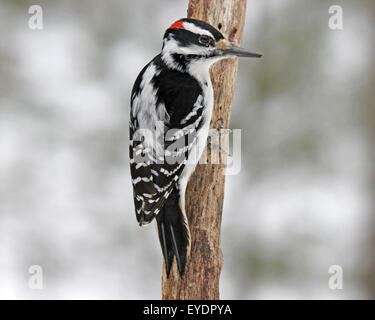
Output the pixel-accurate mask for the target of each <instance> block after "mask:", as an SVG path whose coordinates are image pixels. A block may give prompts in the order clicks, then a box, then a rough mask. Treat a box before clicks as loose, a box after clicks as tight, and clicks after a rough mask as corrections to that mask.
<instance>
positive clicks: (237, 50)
mask: <svg viewBox="0 0 375 320" xmlns="http://www.w3.org/2000/svg"><path fill="white" fill-rule="evenodd" d="M223 53H224V54H225V55H232V56H236V57H248V58H261V57H262V55H261V54H259V53H255V52H250V51H247V50H245V49H243V48H241V47H237V46H234V45H232V46H230V47H229V48H228V49H226V50H224V52H223Z"/></svg>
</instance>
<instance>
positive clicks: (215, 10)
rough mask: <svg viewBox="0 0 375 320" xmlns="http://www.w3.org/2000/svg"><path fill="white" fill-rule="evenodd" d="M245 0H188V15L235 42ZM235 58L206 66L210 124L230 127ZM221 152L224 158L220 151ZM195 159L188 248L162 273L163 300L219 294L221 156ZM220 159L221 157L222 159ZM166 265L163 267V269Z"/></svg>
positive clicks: (189, 199)
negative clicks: (180, 262) (181, 268)
mask: <svg viewBox="0 0 375 320" xmlns="http://www.w3.org/2000/svg"><path fill="white" fill-rule="evenodd" d="M245 12H246V0H221V1H212V0H190V1H189V7H188V17H190V18H194V19H199V20H203V21H206V22H208V23H210V24H211V25H212V26H214V27H216V28H217V29H218V30H220V32H221V33H222V34H223V35H224V37H225V38H226V39H228V40H230V41H231V42H233V43H234V44H236V45H240V42H241V38H242V32H243V26H244V22H245ZM237 66H238V61H237V59H228V60H224V61H221V62H218V63H216V64H215V65H214V66H213V67H212V68H211V79H212V83H213V87H214V95H215V104H214V111H213V117H212V121H211V128H212V127H215V126H217V123H218V119H223V124H224V128H228V126H229V118H230V111H231V104H232V98H233V90H234V83H235V78H236V75H237ZM221 157H225V156H224V155H223V154H221ZM207 158H208V159H209V161H208V163H207V164H198V166H197V168H196V170H195V172H194V174H193V175H192V177H191V178H190V181H189V184H188V188H187V193H186V212H187V216H188V220H189V225H190V230H191V240H192V242H191V253H190V258H189V259H188V262H187V265H186V271H185V274H184V276H183V277H182V278H180V276H179V275H178V272H177V268H176V263H174V264H173V268H172V271H171V274H170V276H169V279H168V278H167V277H166V274H165V271H163V272H164V274H163V283H162V298H163V299H206V300H211V299H219V278H220V273H221V268H222V264H223V257H222V252H221V246H220V228H221V216H222V209H223V199H224V183H225V176H224V174H223V170H224V169H225V162H226V161H225V159H222V161H220V162H221V164H211V163H210V159H211V153H210V150H209V149H208V150H207ZM223 160H224V161H223ZM163 270H165V268H163Z"/></svg>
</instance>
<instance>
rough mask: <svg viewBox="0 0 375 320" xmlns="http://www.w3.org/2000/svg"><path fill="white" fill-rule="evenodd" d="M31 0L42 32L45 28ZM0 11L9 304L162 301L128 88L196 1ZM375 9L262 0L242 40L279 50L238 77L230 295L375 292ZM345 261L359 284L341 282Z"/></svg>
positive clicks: (227, 267) (227, 275) (224, 284)
mask: <svg viewBox="0 0 375 320" xmlns="http://www.w3.org/2000/svg"><path fill="white" fill-rule="evenodd" d="M32 4H38V5H41V6H42V8H43V18H44V28H43V30H31V29H30V28H29V27H28V20H29V17H30V15H29V14H28V9H29V7H30V5H32ZM331 4H338V5H342V7H343V9H344V30H342V31H332V30H330V29H329V28H328V18H329V14H328V8H329V6H330V5H331ZM0 7H1V10H0V37H1V41H0V298H3V299H15V298H18V299H78V298H82V299H90V298H97V299H102V298H104V299H109V298H113V299H159V298H160V297H161V292H160V291H161V267H162V263H161V262H162V260H161V257H162V255H161V250H160V248H159V243H158V240H157V235H156V232H155V229H154V228H153V227H152V226H151V227H149V228H139V227H138V225H137V223H136V219H135V215H134V208H133V203H132V189H131V183H130V176H129V168H128V153H127V148H128V145H127V137H128V127H127V125H128V113H129V100H130V91H131V87H132V85H133V82H134V80H135V78H136V76H137V74H138V72H139V71H140V70H141V68H142V67H143V66H144V65H145V64H146V63H147V62H148V61H149V60H150V59H152V58H153V56H155V55H156V54H157V53H158V52H159V51H160V49H161V40H162V36H163V33H164V30H165V29H166V28H167V27H168V26H169V25H170V24H171V23H172V22H173V21H175V20H177V19H179V18H181V17H185V16H186V9H187V1H172V0H168V1H161V0H158V1H151V0H139V1H120V0H107V1H98V0H97V1H89V0H84V1H73V0H69V1H38V2H36V1H21V0H18V1H15V0H11V1H10V0H8V1H6V0H0ZM374 17H375V6H374V4H373V3H371V1H366V0H361V1H355V2H354V1H339V0H337V1H334V3H328V2H327V1H314V2H313V1H308V0H303V1H297V0H283V1H280V0H272V1H270V0H268V1H262V0H249V1H248V7H247V16H246V24H245V31H244V37H243V46H244V47H246V48H249V49H251V50H253V51H258V52H261V53H263V54H264V58H263V59H262V60H259V61H249V60H247V61H241V62H240V67H239V74H238V79H237V83H236V89H235V98H234V102H233V111H232V117H231V119H232V120H231V127H232V128H240V129H241V130H242V171H241V173H240V174H239V175H235V176H229V177H227V181H226V191H225V192H226V193H225V204H224V213H223V224H222V228H223V232H222V246H223V253H224V268H223V272H222V277H221V298H224V299H262V298H266V299H273V298H283V299H289V298H298V299H310V298H321V299H343V298H349V299H357V298H371V297H375V281H374V280H373V278H372V276H371V270H373V269H374V268H375V263H374V259H375V258H374V255H375V241H374V239H375V236H374V233H375V222H374V221H373V218H372V217H373V216H374V212H373V208H374V203H372V201H373V198H374V195H375V192H374V190H375V188H374V179H373V178H374V172H375V170H374V161H373V160H371V159H374V158H373V154H372V148H373V139H372V138H373V136H371V134H372V132H373V131H372V130H373V129H371V128H373V127H372V126H374V128H375V125H374V123H375V118H374V119H373V120H371V119H372V118H371V115H375V113H372V112H371V111H370V110H372V109H371V107H373V104H372V101H375V95H374V93H373V89H374V88H375V85H374V83H375V82H374V74H373V70H374V65H375V60H374V56H375V55H374V52H373V51H374V50H373V46H374V40H373V39H375V37H374V32H373V30H374V22H375V19H374ZM234 204H235V205H234ZM335 264H338V265H340V266H342V268H343V270H344V289H343V290H335V291H333V290H330V289H329V287H328V278H329V274H328V268H329V266H331V265H335ZM31 265H40V266H41V267H42V268H43V272H44V289H43V290H31V289H30V288H29V287H28V281H29V277H30V274H29V273H28V269H29V267H30V266H31Z"/></svg>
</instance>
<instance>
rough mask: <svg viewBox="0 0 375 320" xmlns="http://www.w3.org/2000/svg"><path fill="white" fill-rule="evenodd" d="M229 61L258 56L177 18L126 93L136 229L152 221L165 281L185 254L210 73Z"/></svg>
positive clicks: (211, 96)
mask: <svg viewBox="0 0 375 320" xmlns="http://www.w3.org/2000/svg"><path fill="white" fill-rule="evenodd" d="M233 57H257V58H259V57H261V55H260V54H257V53H252V52H249V51H246V50H244V49H242V48H240V47H237V46H235V45H233V44H231V43H230V42H229V41H228V40H226V39H225V38H224V37H223V35H222V34H221V33H220V32H219V31H218V30H217V29H215V28H214V27H213V26H211V25H209V24H207V23H205V22H203V21H200V20H195V19H188V18H184V19H180V20H178V21H176V22H174V23H173V24H172V25H171V26H170V27H169V28H168V29H167V30H166V31H165V34H164V37H163V46H162V50H161V53H160V54H159V55H157V56H156V57H155V58H154V59H153V60H152V61H151V62H149V63H148V64H147V65H146V66H145V67H144V68H143V70H142V71H141V72H140V74H139V75H138V77H137V79H136V81H135V83H134V86H133V90H132V92H131V108H130V121H129V138H130V141H129V156H130V171H131V176H132V185H133V191H134V205H135V213H136V218H137V221H138V223H139V225H140V226H143V225H147V224H149V223H150V222H151V221H152V220H153V219H154V218H156V222H157V229H158V235H159V241H160V245H161V248H162V253H163V256H164V261H165V267H166V273H167V276H168V277H169V273H170V270H171V266H172V263H173V259H174V257H176V262H177V268H178V271H179V273H180V275H181V276H182V275H183V274H184V270H185V265H186V260H187V257H188V255H189V251H190V231H189V224H188V220H187V217H186V212H185V191H186V186H187V183H188V180H189V177H190V176H191V174H192V173H193V171H194V169H195V166H196V164H197V162H198V161H199V158H200V156H201V155H202V152H203V150H204V148H205V146H206V143H207V137H208V132H209V125H210V121H211V116H212V110H213V101H214V93H213V88H212V83H211V79H210V74H209V69H210V66H211V65H212V64H213V63H215V62H217V61H219V60H222V59H226V58H233ZM196 214H199V212H197V213H196Z"/></svg>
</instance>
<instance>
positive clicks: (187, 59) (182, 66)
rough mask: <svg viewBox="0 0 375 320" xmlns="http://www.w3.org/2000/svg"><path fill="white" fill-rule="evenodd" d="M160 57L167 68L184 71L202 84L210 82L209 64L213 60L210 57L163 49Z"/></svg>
mask: <svg viewBox="0 0 375 320" xmlns="http://www.w3.org/2000/svg"><path fill="white" fill-rule="evenodd" d="M161 59H162V61H163V63H164V64H165V66H166V67H167V68H168V69H171V70H177V71H180V72H186V73H188V74H190V75H191V76H192V77H194V78H195V79H197V80H198V81H199V82H200V83H202V84H206V83H209V82H210V66H211V65H212V63H213V62H215V61H212V60H211V59H204V58H196V57H191V56H186V55H182V54H176V53H169V52H163V51H162V53H161Z"/></svg>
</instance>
